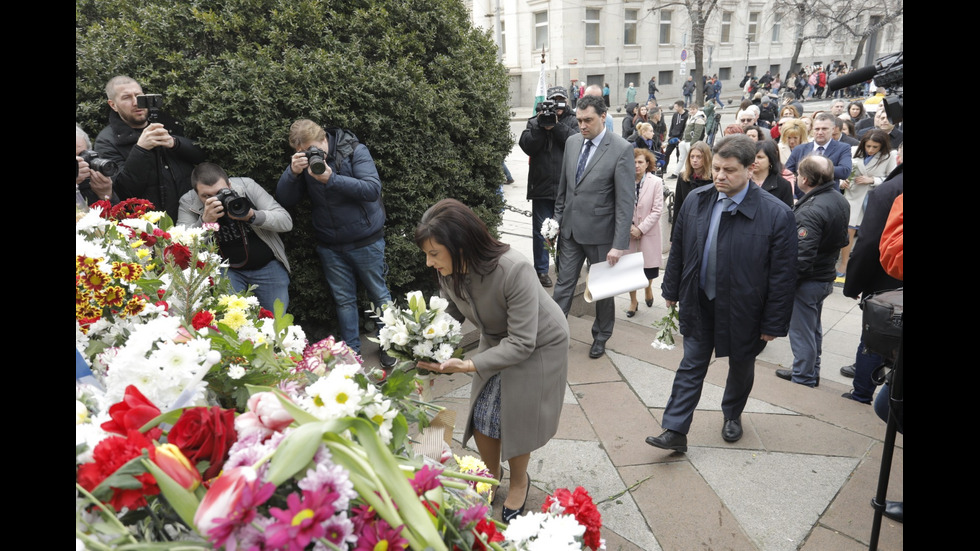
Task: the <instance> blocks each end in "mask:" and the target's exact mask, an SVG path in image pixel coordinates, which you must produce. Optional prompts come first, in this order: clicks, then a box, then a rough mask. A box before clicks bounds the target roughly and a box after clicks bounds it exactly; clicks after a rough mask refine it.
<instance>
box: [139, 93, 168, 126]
mask: <svg viewBox="0 0 980 551" xmlns="http://www.w3.org/2000/svg"><path fill="white" fill-rule="evenodd" d="M136 107H139V108H140V109H146V110H147V111H149V114H148V115H147V117H146V118H147V119H148V120H149V121H150V122H151V123H152V122H157V119H159V118H160V109H162V108H163V96H162V95H160V94H141V95H139V96H136Z"/></svg>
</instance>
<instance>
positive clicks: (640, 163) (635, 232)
mask: <svg viewBox="0 0 980 551" xmlns="http://www.w3.org/2000/svg"><path fill="white" fill-rule="evenodd" d="M656 163H657V158H656V157H654V155H653V153H652V152H651V151H650V150H649V149H634V150H633V164H634V166H635V167H636V208H634V209H633V225H632V226H631V227H630V252H631V253H635V252H637V251H640V252H642V253H643V273H644V274H645V275H646V276H647V281H648V283H647V287H646V289H645V291H646V297H645V298H646V303H647V306H648V307H650V306H653V287H652V286H653V280H654V279H657V277H658V276H659V275H660V264H661V263H662V262H663V242H662V239H661V232H660V215H661V213H662V212H663V209H664V181H663V180H661V179H660V178H657V177H656V176H655V175H654V174H653V172H654V171H655V170H656V169H657V164H656ZM637 308H639V304H638V303H637V300H636V291H630V309H629V310H627V311H626V317H629V318H632V317H633V316H635V315H636V309H637Z"/></svg>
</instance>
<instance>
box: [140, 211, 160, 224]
mask: <svg viewBox="0 0 980 551" xmlns="http://www.w3.org/2000/svg"><path fill="white" fill-rule="evenodd" d="M140 218H142V219H143V220H146V221H147V222H149V223H151V224H156V223H157V222H159V221H160V219H161V218H163V213H162V212H160V211H158V210H151V211H149V212H145V213H143V216H140Z"/></svg>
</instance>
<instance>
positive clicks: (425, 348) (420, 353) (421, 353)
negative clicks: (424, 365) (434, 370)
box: [412, 340, 432, 358]
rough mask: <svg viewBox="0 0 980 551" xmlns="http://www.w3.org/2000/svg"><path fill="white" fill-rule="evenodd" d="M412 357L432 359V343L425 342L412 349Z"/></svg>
mask: <svg viewBox="0 0 980 551" xmlns="http://www.w3.org/2000/svg"><path fill="white" fill-rule="evenodd" d="M412 355H413V356H415V357H416V358H431V357H432V341H429V340H425V341H422V342H420V343H418V344H416V345H415V346H413V347H412Z"/></svg>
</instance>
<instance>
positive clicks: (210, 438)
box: [167, 406, 238, 480]
mask: <svg viewBox="0 0 980 551" xmlns="http://www.w3.org/2000/svg"><path fill="white" fill-rule="evenodd" d="M236 440H238V434H237V433H236V432H235V410H233V409H221V408H219V407H217V406H215V407H211V408H204V407H200V408H193V409H188V410H184V414H183V415H181V416H180V419H178V420H177V423H175V424H174V427H173V428H172V429H170V434H169V435H167V441H169V442H170V443H171V444H173V445H175V446H177V447H178V448H180V451H181V452H183V454H184V455H185V456H187V459H190V461H191V463H193V464H195V465H196V464H197V463H198V462H200V461H208V462H210V465H209V466H208V470H206V471H204V476H203V478H204V480H210V479H212V478H214V477H215V476H218V473H220V472H221V467H222V466H224V464H225V460H226V459H227V458H228V449H229V448H231V446H232V444H234V443H235V441H236Z"/></svg>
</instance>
